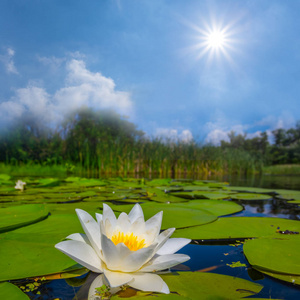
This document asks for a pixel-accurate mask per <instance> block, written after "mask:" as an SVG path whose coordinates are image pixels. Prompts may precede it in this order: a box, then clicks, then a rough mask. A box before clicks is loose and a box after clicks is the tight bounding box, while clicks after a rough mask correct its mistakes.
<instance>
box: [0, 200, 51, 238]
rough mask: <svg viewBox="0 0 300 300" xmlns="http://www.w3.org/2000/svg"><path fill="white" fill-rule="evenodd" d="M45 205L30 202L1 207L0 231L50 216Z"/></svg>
mask: <svg viewBox="0 0 300 300" xmlns="http://www.w3.org/2000/svg"><path fill="white" fill-rule="evenodd" d="M48 213H49V211H48V209H47V208H46V206H45V205H39V204H28V205H21V206H13V207H8V208H2V209H0V233H2V232H5V231H9V230H13V229H16V228H19V227H22V226H26V225H29V224H32V223H36V222H39V221H41V220H43V219H45V218H46V217H47V216H48Z"/></svg>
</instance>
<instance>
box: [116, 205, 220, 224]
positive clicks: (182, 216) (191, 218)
mask: <svg viewBox="0 0 300 300" xmlns="http://www.w3.org/2000/svg"><path fill="white" fill-rule="evenodd" d="M110 206H111V208H112V209H113V210H114V211H116V212H117V211H119V212H122V211H124V212H126V213H129V211H130V210H131V209H132V207H133V206H132V205H110ZM142 208H143V212H144V216H145V220H148V219H150V218H151V217H152V216H154V215H155V214H157V213H158V212H160V211H163V219H162V226H161V228H162V229H167V228H172V227H176V228H180V227H188V226H194V225H201V224H206V223H210V222H213V221H215V220H216V219H217V216H215V215H214V214H212V213H211V212H209V211H207V210H203V209H192V208H185V207H182V206H178V205H176V204H172V203H171V204H158V203H150V202H148V203H143V204H142Z"/></svg>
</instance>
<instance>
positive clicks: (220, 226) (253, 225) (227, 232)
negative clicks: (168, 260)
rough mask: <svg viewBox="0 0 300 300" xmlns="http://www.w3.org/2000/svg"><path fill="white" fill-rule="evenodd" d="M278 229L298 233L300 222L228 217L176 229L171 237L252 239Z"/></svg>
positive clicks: (271, 233)
mask: <svg viewBox="0 0 300 300" xmlns="http://www.w3.org/2000/svg"><path fill="white" fill-rule="evenodd" d="M278 227H280V228H284V229H286V228H288V229H289V230H291V231H299V230H300V222H299V221H293V220H287V219H280V218H261V217H228V218H219V219H218V220H216V221H215V222H212V223H209V224H204V225H202V226H194V227H190V228H184V229H178V230H176V231H175V233H174V234H173V236H174V237H186V238H190V239H203V240H215V239H239V238H252V237H263V236H269V235H274V234H276V230H277V228H278Z"/></svg>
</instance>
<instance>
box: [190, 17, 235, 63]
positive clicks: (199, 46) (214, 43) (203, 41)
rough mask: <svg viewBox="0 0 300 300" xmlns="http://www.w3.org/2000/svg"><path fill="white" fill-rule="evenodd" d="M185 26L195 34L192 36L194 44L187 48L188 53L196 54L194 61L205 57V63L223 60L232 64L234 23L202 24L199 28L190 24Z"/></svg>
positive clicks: (214, 22)
mask: <svg viewBox="0 0 300 300" xmlns="http://www.w3.org/2000/svg"><path fill="white" fill-rule="evenodd" d="M187 24H188V25H189V26H190V27H191V28H192V29H194V30H195V32H196V35H195V36H194V38H195V40H196V43H195V44H194V45H192V46H190V47H189V48H188V50H189V51H192V52H194V53H196V59H202V58H204V57H205V56H206V57H207V62H212V61H214V60H218V59H221V58H225V59H226V60H227V61H229V62H230V63H232V64H234V62H233V59H232V58H231V55H230V54H231V52H235V51H236V49H235V44H236V43H237V40H236V39H235V38H234V36H235V35H236V29H235V28H234V25H235V22H231V23H230V24H227V25H226V24H224V23H223V24H222V22H219V23H218V22H216V21H211V22H210V24H209V23H203V25H202V26H201V27H200V26H199V25H196V24H192V23H187Z"/></svg>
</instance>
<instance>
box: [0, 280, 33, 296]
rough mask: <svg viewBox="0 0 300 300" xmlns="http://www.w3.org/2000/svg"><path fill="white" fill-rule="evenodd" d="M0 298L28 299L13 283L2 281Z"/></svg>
mask: <svg viewBox="0 0 300 300" xmlns="http://www.w3.org/2000/svg"><path fill="white" fill-rule="evenodd" d="M0 299H9V300H29V299H30V298H29V297H28V296H27V295H26V294H25V293H23V292H22V291H21V290H20V289H19V288H18V287H17V286H15V285H14V284H12V283H9V282H3V283H0Z"/></svg>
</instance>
